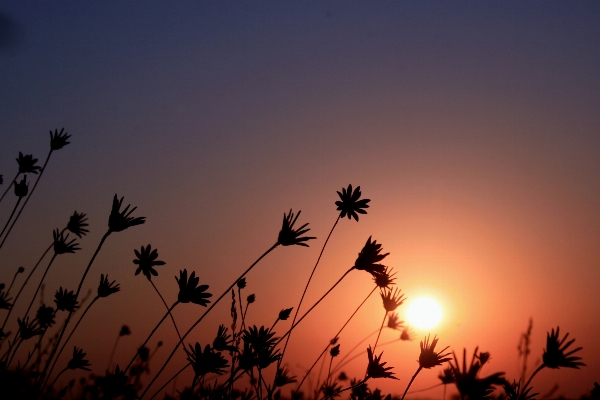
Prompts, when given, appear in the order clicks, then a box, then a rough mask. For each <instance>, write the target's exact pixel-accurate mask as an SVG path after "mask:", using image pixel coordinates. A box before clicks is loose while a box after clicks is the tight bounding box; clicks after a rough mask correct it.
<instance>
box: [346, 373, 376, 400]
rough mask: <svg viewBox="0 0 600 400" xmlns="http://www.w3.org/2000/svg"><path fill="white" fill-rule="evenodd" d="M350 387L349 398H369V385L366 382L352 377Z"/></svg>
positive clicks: (362, 399)
mask: <svg viewBox="0 0 600 400" xmlns="http://www.w3.org/2000/svg"><path fill="white" fill-rule="evenodd" d="M350 387H351V388H352V391H351V393H350V399H351V400H367V399H369V400H371V398H370V396H369V386H368V385H367V384H366V382H364V381H360V380H358V379H356V378H353V379H351V380H350ZM373 400H374V399H373Z"/></svg>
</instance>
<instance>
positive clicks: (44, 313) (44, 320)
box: [35, 304, 55, 329]
mask: <svg viewBox="0 0 600 400" xmlns="http://www.w3.org/2000/svg"><path fill="white" fill-rule="evenodd" d="M54 316H55V314H54V308H52V307H46V306H45V305H43V304H42V305H41V306H40V308H38V310H37V312H36V314H35V318H36V319H37V321H38V323H39V324H40V327H41V328H42V329H46V328H48V327H51V326H52V325H54V323H55V321H54Z"/></svg>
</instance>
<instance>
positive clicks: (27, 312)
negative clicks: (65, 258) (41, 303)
mask: <svg viewBox="0 0 600 400" xmlns="http://www.w3.org/2000/svg"><path fill="white" fill-rule="evenodd" d="M56 255H57V254H56V253H54V255H53V256H52V258H51V259H50V262H49V263H48V266H47V267H46V270H45V271H44V275H42V279H41V280H40V283H39V284H38V287H37V289H35V292H34V293H33V297H32V298H31V301H30V302H29V307H27V311H25V316H24V317H23V318H27V316H28V315H29V311H30V310H31V306H32V305H33V302H34V301H35V298H36V297H37V294H38V292H39V291H40V287H42V284H43V283H44V279H46V274H47V273H48V271H49V270H50V267H51V266H52V263H53V262H54V259H55V258H56Z"/></svg>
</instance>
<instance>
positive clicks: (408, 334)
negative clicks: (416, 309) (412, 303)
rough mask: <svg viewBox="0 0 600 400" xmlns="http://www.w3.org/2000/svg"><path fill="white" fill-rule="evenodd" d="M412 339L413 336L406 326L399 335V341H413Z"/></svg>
mask: <svg viewBox="0 0 600 400" xmlns="http://www.w3.org/2000/svg"><path fill="white" fill-rule="evenodd" d="M414 338H415V334H414V333H413V331H412V330H411V329H410V327H408V326H407V327H406V328H404V329H403V330H402V333H401V334H400V340H405V341H412V340H414Z"/></svg>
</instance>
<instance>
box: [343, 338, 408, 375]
mask: <svg viewBox="0 0 600 400" xmlns="http://www.w3.org/2000/svg"><path fill="white" fill-rule="evenodd" d="M376 332H377V331H375V332H373V333H372V334H371V335H369V337H370V336H372V335H373V334H375V333H376ZM400 341H402V339H394V340H390V341H389V342H384V343H381V344H380V345H379V347H384V346H387V345H390V344H393V343H396V342H400ZM366 352H367V351H366V350H365V351H363V352H362V353H360V354H356V355H355V356H354V357H351V358H349V359H348V360H346V361H345V362H342V361H340V362H339V364H338V365H336V366H335V368H334V369H333V372H332V374H335V373H336V372H337V371H339V370H340V369H342V367H343V366H344V365H347V364H349V363H350V362H351V361H354V360H356V359H357V358H358V357H363V356H364V354H365V353H366Z"/></svg>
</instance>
